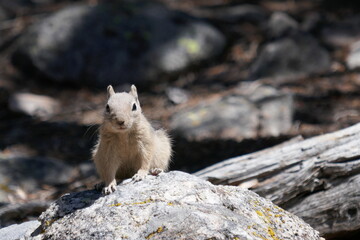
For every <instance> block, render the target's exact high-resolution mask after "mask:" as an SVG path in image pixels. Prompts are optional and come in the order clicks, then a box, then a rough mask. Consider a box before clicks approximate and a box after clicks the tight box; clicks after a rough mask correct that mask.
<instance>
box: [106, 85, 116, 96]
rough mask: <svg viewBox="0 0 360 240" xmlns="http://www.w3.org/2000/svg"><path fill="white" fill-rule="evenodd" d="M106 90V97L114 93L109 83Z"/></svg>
mask: <svg viewBox="0 0 360 240" xmlns="http://www.w3.org/2000/svg"><path fill="white" fill-rule="evenodd" d="M107 92H108V97H111V96H112V95H114V94H115V91H114V89H113V87H112V86H111V85H109V86H108V87H107Z"/></svg>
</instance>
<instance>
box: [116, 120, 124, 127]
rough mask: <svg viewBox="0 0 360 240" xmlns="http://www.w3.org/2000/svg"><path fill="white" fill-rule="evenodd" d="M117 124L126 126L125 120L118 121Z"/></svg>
mask: <svg viewBox="0 0 360 240" xmlns="http://www.w3.org/2000/svg"><path fill="white" fill-rule="evenodd" d="M117 124H118V125H119V126H124V124H125V121H117Z"/></svg>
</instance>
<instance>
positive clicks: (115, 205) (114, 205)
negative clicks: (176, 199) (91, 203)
mask: <svg viewBox="0 0 360 240" xmlns="http://www.w3.org/2000/svg"><path fill="white" fill-rule="evenodd" d="M152 202H154V200H153V199H151V198H149V199H146V200H144V201H141V202H134V203H114V204H111V205H109V207H119V206H122V205H124V206H129V205H130V206H132V205H142V204H146V203H152Z"/></svg>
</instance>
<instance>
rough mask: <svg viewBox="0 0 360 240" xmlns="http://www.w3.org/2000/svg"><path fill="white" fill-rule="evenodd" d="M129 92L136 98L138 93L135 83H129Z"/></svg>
mask: <svg viewBox="0 0 360 240" xmlns="http://www.w3.org/2000/svg"><path fill="white" fill-rule="evenodd" d="M130 94H131V95H133V96H134V98H136V99H137V98H138V94H137V90H136V87H135V85H131V90H130Z"/></svg>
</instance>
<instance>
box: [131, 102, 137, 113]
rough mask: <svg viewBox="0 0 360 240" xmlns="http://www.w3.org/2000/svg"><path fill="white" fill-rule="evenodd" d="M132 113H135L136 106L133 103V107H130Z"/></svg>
mask: <svg viewBox="0 0 360 240" xmlns="http://www.w3.org/2000/svg"><path fill="white" fill-rule="evenodd" d="M131 110H132V111H136V104H135V103H134V104H133V106H132V109H131Z"/></svg>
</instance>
